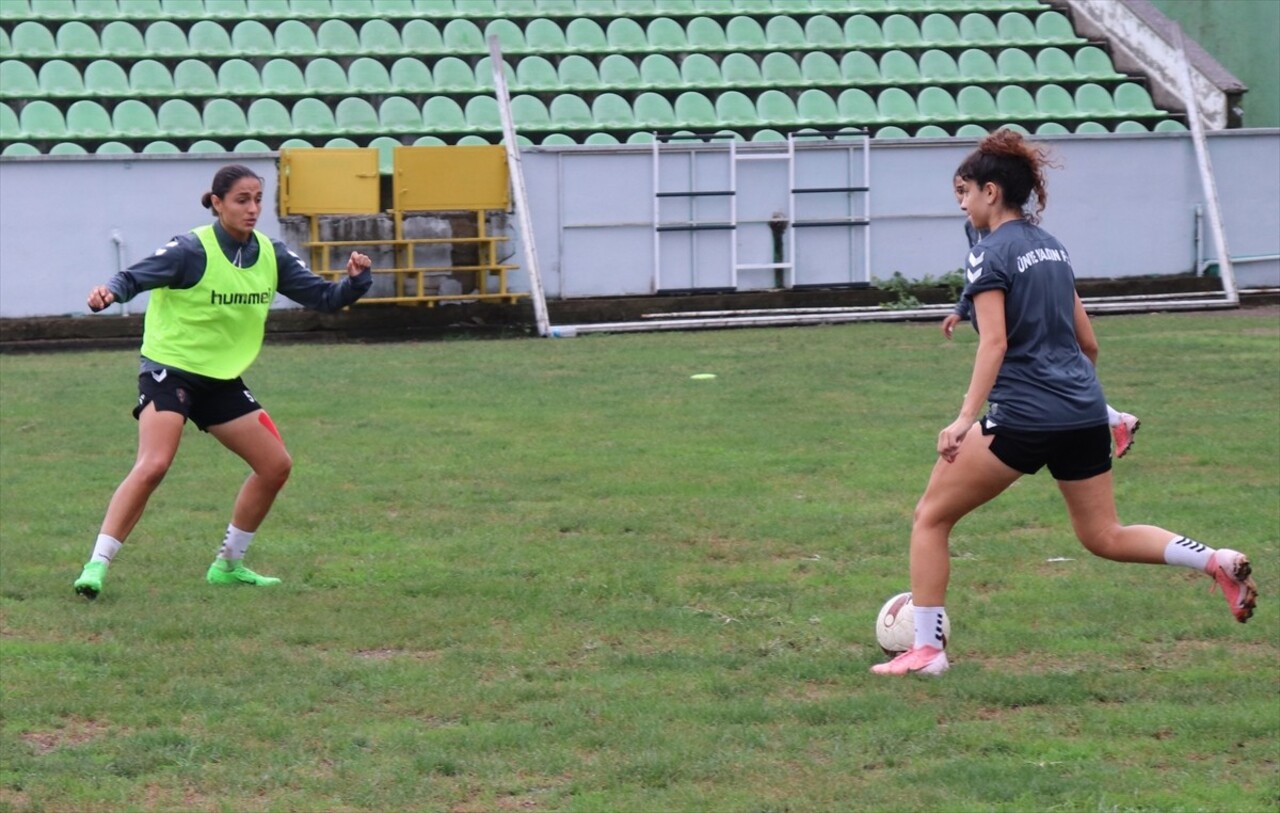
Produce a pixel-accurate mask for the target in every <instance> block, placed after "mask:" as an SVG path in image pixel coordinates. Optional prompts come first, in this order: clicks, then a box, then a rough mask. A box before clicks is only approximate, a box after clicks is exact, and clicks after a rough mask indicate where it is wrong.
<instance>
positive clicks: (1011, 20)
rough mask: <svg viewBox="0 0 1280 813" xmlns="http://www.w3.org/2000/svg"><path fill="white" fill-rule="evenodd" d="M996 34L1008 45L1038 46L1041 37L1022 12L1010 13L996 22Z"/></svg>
mask: <svg viewBox="0 0 1280 813" xmlns="http://www.w3.org/2000/svg"><path fill="white" fill-rule="evenodd" d="M996 33H997V34H998V35H999V36H1000V39H1001V40H1002V41H1003V42H1004V43H1005V44H1006V45H1037V44H1040V42H1041V40H1040V35H1039V34H1037V33H1036V27H1035V25H1034V24H1033V23H1032V22H1031V20H1030V18H1028V17H1027V15H1025V14H1023V13H1022V12H1020V11H1008V12H1005V13H1004V14H1001V15H1000V19H999V20H997V21H996Z"/></svg>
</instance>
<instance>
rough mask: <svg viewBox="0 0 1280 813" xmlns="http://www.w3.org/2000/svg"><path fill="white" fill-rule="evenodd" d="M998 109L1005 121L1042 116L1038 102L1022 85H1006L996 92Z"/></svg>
mask: <svg viewBox="0 0 1280 813" xmlns="http://www.w3.org/2000/svg"><path fill="white" fill-rule="evenodd" d="M996 109H997V110H999V111H1000V117H1001V118H1003V119H1006V120H1008V119H1028V118H1036V117H1037V116H1039V115H1040V113H1039V111H1038V110H1036V100H1035V99H1033V98H1032V97H1031V93H1030V92H1029V91H1028V90H1027V89H1026V88H1024V87H1023V86H1022V85H1005V86H1004V87H1002V88H1000V89H999V90H998V91H996Z"/></svg>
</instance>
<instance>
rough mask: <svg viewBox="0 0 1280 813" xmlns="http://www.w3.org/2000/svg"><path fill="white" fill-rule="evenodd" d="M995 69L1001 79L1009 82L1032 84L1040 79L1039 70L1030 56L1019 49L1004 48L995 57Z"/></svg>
mask: <svg viewBox="0 0 1280 813" xmlns="http://www.w3.org/2000/svg"><path fill="white" fill-rule="evenodd" d="M996 69H997V70H998V71H999V72H1000V76H1001V78H1003V79H1004V80H1006V81H1009V82H1015V83H1021V82H1033V81H1035V80H1036V79H1037V78H1038V77H1040V69H1039V68H1037V67H1036V61H1035V59H1033V58H1032V56H1031V54H1029V53H1027V52H1026V51H1024V50H1022V49H1021V48H1005V49H1004V50H1002V51H1001V52H1000V53H999V55H997V56H996Z"/></svg>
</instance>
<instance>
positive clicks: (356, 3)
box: [330, 0, 373, 20]
mask: <svg viewBox="0 0 1280 813" xmlns="http://www.w3.org/2000/svg"><path fill="white" fill-rule="evenodd" d="M330 2H331V3H333V16H334V17H341V18H344V19H356V20H367V19H369V18H370V17H372V16H373V0H330Z"/></svg>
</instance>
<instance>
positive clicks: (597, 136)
mask: <svg viewBox="0 0 1280 813" xmlns="http://www.w3.org/2000/svg"><path fill="white" fill-rule="evenodd" d="M582 143H583V144H591V145H596V146H598V145H604V144H617V143H619V142H618V137H617V136H615V135H613V134H612V133H591V134H590V135H588V136H587V137H586V138H585V139H583V140H582Z"/></svg>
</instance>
